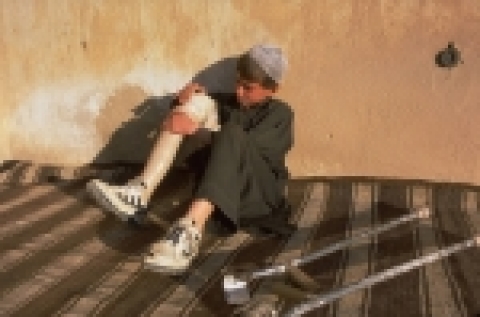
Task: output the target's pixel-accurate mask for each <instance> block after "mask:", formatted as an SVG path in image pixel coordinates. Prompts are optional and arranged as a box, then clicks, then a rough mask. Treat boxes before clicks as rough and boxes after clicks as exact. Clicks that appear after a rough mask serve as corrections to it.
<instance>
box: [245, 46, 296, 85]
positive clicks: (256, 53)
mask: <svg viewBox="0 0 480 317" xmlns="http://www.w3.org/2000/svg"><path fill="white" fill-rule="evenodd" d="M248 55H249V56H250V57H251V58H252V59H253V60H254V61H255V62H257V63H258V65H259V66H260V67H261V68H262V69H263V70H264V71H265V73H267V75H268V76H269V77H270V78H272V79H273V80H274V81H275V82H276V83H280V82H281V81H282V76H283V73H284V72H285V70H286V68H287V60H286V58H285V57H284V56H283V54H282V49H281V48H279V47H276V46H273V45H270V44H257V45H255V46H253V47H252V48H251V49H250V50H249V51H248Z"/></svg>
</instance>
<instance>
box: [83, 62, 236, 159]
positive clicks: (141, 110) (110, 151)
mask: <svg viewBox="0 0 480 317" xmlns="http://www.w3.org/2000/svg"><path fill="white" fill-rule="evenodd" d="M236 60H237V57H228V58H225V59H222V60H220V61H218V62H215V63H213V64H211V65H209V66H208V67H206V68H205V69H203V70H202V71H200V72H199V73H198V74H196V75H195V76H194V77H193V79H192V81H194V82H198V83H200V84H201V85H203V86H205V87H206V89H207V91H208V92H222V93H226V92H233V91H234V87H235V65H236ZM136 89H137V90H139V88H136ZM130 90H131V89H130ZM140 90H141V89H140ZM127 94H129V95H132V94H134V92H132V91H130V92H123V93H120V95H124V96H126V95H127ZM137 95H138V92H137ZM173 98H174V96H173V95H166V96H152V97H147V98H141V99H143V101H142V102H141V103H140V104H139V105H138V106H136V107H135V108H134V109H133V110H131V111H132V112H133V114H134V116H133V117H132V118H131V119H130V120H128V121H124V122H119V121H117V122H115V115H117V116H118V112H119V111H121V109H120V110H119V108H121V105H119V104H118V103H120V102H123V103H125V101H124V99H125V98H122V97H116V98H112V100H110V101H109V102H108V104H107V107H105V108H104V109H103V110H102V113H101V114H100V116H99V117H100V118H101V120H102V121H100V122H97V128H98V127H99V126H100V127H101V126H102V125H107V126H108V125H112V124H113V125H114V127H113V128H114V129H115V130H114V132H113V134H111V137H110V140H109V141H108V142H107V143H106V145H105V146H104V147H103V148H102V149H101V150H100V152H99V153H98V154H97V155H96V156H95V158H94V159H93V161H92V164H94V165H99V164H101V165H103V164H143V163H144V162H145V161H146V160H147V158H148V156H149V154H150V152H151V150H152V147H153V145H154V143H155V141H156V139H157V137H158V135H159V132H160V126H161V124H162V121H163V120H165V118H166V115H167V114H168V112H169V111H170V110H171V104H172V101H173ZM133 99H135V98H133ZM137 99H140V98H137ZM123 117H124V116H123ZM107 130H108V129H107Z"/></svg>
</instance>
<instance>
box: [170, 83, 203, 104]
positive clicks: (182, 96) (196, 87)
mask: <svg viewBox="0 0 480 317" xmlns="http://www.w3.org/2000/svg"><path fill="white" fill-rule="evenodd" d="M198 92H203V93H205V87H203V86H201V85H200V84H198V83H190V84H188V85H186V86H185V87H183V88H182V89H181V90H180V91H179V92H178V93H177V100H178V103H179V104H181V105H183V104H184V103H186V102H188V101H189V100H190V97H191V96H192V95H193V94H195V93H198Z"/></svg>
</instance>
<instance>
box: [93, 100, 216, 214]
mask: <svg viewBox="0 0 480 317" xmlns="http://www.w3.org/2000/svg"><path fill="white" fill-rule="evenodd" d="M175 111H179V112H183V113H185V114H187V115H188V116H189V117H190V118H191V119H192V120H194V121H196V122H198V123H199V124H200V127H201V128H203V129H206V130H210V131H218V130H219V125H218V116H217V108H216V104H215V102H214V101H213V100H212V99H211V98H210V97H208V96H207V95H205V94H203V93H196V94H194V95H193V96H192V97H191V98H190V100H189V102H187V103H185V104H183V105H180V106H178V107H176V108H175ZM183 138H184V136H183V135H180V134H174V133H171V132H169V131H162V133H161V134H160V136H159V139H158V140H157V142H156V144H155V146H154V148H153V151H152V153H151V155H150V157H149V159H148V161H147V164H146V166H145V169H144V171H143V173H142V174H141V175H140V176H139V177H137V178H136V179H135V180H133V181H131V182H129V183H127V184H126V185H123V186H112V185H109V184H107V183H105V182H103V181H101V180H98V179H94V180H92V181H90V182H89V183H88V184H87V191H88V192H89V193H90V194H91V196H92V197H93V198H94V199H95V200H96V201H97V203H98V204H99V205H100V206H102V207H103V209H104V210H106V211H108V212H110V213H113V214H114V215H115V216H117V217H118V218H120V219H121V220H123V221H130V220H133V221H135V222H140V221H142V219H143V218H145V216H146V211H147V207H148V204H149V201H150V198H151V196H152V194H153V192H154V190H155V188H156V187H157V186H158V184H159V183H160V182H161V181H162V180H163V178H164V177H165V175H166V173H167V172H168V170H169V169H170V167H171V166H172V163H173V161H174V159H175V156H176V154H177V152H178V149H179V147H180V144H181V142H182V140H183Z"/></svg>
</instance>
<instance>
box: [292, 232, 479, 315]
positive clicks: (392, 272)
mask: <svg viewBox="0 0 480 317" xmlns="http://www.w3.org/2000/svg"><path fill="white" fill-rule="evenodd" d="M479 245H480V236H477V237H475V238H471V239H469V240H465V241H463V242H459V243H456V244H453V245H451V246H449V247H447V248H444V249H441V250H439V251H437V252H434V253H431V254H428V255H425V256H423V257H420V258H418V259H415V260H412V261H409V262H407V263H404V264H401V265H398V266H395V267H392V268H390V269H388V270H385V271H383V272H379V273H376V274H373V275H371V276H369V277H367V278H365V279H363V280H361V281H359V282H355V283H352V284H350V285H347V286H345V287H341V288H339V289H336V290H334V291H331V292H328V293H326V294H324V295H320V296H313V297H312V298H310V299H308V300H306V301H304V302H303V303H300V304H299V305H296V306H294V307H293V308H292V309H290V310H289V311H287V312H286V313H285V314H284V316H285V317H294V316H301V315H303V314H305V313H307V312H309V311H311V310H313V309H316V308H319V307H322V306H325V305H327V304H329V303H331V302H333V301H335V300H337V299H339V298H341V297H343V296H345V295H347V294H349V293H352V292H354V291H357V290H361V289H364V288H367V287H371V286H373V285H375V284H377V283H380V282H383V281H386V280H388V279H391V278H393V277H395V276H397V275H400V274H403V273H406V272H408V271H411V270H413V269H416V268H419V267H421V266H423V265H426V264H429V263H432V262H435V261H437V260H440V259H442V258H445V257H448V256H450V255H452V254H455V253H457V252H460V251H463V250H465V249H467V248H470V247H473V246H479Z"/></svg>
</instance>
